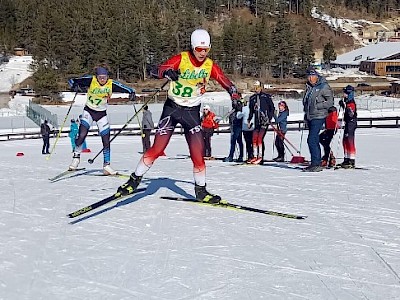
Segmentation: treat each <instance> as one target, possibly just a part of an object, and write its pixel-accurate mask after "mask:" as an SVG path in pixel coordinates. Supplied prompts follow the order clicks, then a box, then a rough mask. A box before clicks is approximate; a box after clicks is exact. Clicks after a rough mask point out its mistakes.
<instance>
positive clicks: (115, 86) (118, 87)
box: [112, 80, 135, 94]
mask: <svg viewBox="0 0 400 300" xmlns="http://www.w3.org/2000/svg"><path fill="white" fill-rule="evenodd" d="M112 91H113V92H116V93H128V94H134V93H135V89H133V88H130V87H129V86H126V85H124V84H122V83H120V82H118V81H115V80H113V81H112Z"/></svg>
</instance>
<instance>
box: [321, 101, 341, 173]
mask: <svg viewBox="0 0 400 300" xmlns="http://www.w3.org/2000/svg"><path fill="white" fill-rule="evenodd" d="M337 129H338V112H337V109H336V107H334V106H331V107H330V108H329V109H328V115H327V116H326V119H325V130H324V131H323V132H322V133H321V134H320V135H319V142H320V144H321V145H322V146H323V147H324V156H322V160H321V166H322V167H329V168H331V167H334V166H335V165H336V158H335V156H333V153H332V150H331V142H332V139H333V137H334V135H335V133H336V131H337Z"/></svg>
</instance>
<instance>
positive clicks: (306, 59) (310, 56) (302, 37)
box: [296, 30, 315, 76]
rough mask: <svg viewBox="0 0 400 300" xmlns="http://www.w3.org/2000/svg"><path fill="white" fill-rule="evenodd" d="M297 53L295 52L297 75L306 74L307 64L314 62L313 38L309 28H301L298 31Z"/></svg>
mask: <svg viewBox="0 0 400 300" xmlns="http://www.w3.org/2000/svg"><path fill="white" fill-rule="evenodd" d="M298 37H299V40H298V44H297V45H298V53H297V68H296V69H297V70H296V73H297V74H298V75H299V76H304V75H305V74H306V69H307V67H308V66H309V65H313V64H314V62H315V53H314V50H313V39H312V33H311V31H310V30H302V31H300V32H299V33H298Z"/></svg>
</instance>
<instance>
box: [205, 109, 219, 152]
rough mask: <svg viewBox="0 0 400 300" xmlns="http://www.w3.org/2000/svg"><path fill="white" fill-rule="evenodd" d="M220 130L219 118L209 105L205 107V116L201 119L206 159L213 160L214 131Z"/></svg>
mask: <svg viewBox="0 0 400 300" xmlns="http://www.w3.org/2000/svg"><path fill="white" fill-rule="evenodd" d="M217 128H218V123H217V117H216V116H215V113H214V112H212V111H211V109H210V106H209V105H207V104H206V105H204V107H203V115H202V117H201V129H202V132H203V139H204V159H212V156H211V137H212V136H213V134H214V130H215V129H217Z"/></svg>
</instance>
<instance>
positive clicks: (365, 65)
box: [360, 55, 400, 78]
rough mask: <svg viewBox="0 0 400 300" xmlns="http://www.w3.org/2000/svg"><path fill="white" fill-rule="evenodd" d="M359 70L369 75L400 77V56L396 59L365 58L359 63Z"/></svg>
mask: <svg viewBox="0 0 400 300" xmlns="http://www.w3.org/2000/svg"><path fill="white" fill-rule="evenodd" d="M399 56H400V55H399ZM360 71H363V72H366V73H368V74H371V75H372V74H374V75H377V76H392V77H398V78H400V57H399V59H396V60H365V61H363V62H361V64H360Z"/></svg>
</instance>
